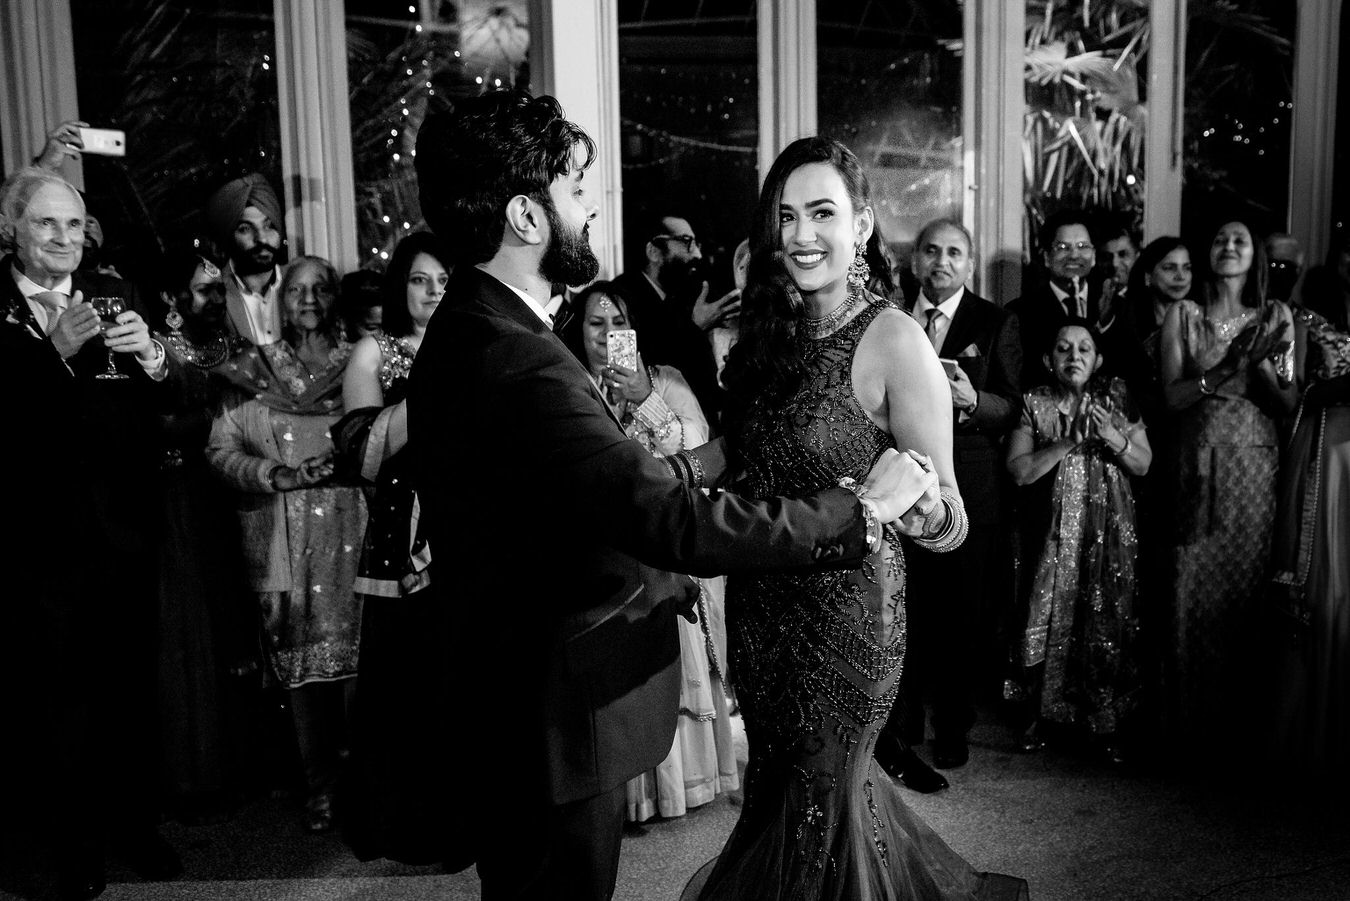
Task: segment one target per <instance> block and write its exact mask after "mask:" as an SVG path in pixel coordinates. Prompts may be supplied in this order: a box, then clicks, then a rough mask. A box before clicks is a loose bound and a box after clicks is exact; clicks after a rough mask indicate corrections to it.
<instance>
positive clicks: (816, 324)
mask: <svg viewBox="0 0 1350 901" xmlns="http://www.w3.org/2000/svg"><path fill="white" fill-rule="evenodd" d="M861 296H862V294H861V292H859V291H858V290H857V289H854V288H850V289H849V291H848V294H847V295H845V297H844V299H843V300H842V301H840V303H839V306H837V307H835V308H834V309H833V310H831V311H830V312H828V313H826V314H825V315H824V316H818V317H817V316H803V317H802V326H803V327H804V328H805V330H806V337H808V338H824V337H826V336H827V335H829V334H830V333H831V332H833V331H834V330H835V328H837V327H838V326H839V324H840V323H842V322H843V321H844V320H845V319H846V318H847V317H848V314H849V313H851V312H853V308H854V307H855V306H856V305H857V303H858V298H859V297H861Z"/></svg>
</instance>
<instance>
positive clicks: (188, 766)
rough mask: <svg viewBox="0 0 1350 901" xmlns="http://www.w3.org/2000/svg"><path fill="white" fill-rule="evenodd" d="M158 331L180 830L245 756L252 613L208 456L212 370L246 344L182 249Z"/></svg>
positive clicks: (164, 714) (206, 808)
mask: <svg viewBox="0 0 1350 901" xmlns="http://www.w3.org/2000/svg"><path fill="white" fill-rule="evenodd" d="M163 275H164V280H165V291H164V294H163V296H164V298H165V299H166V301H167V305H168V313H167V315H166V316H165V317H164V324H165V329H164V331H162V332H159V333H157V334H156V337H157V338H158V339H159V340H160V341H161V342H162V343H163V344H164V346H165V348H166V349H167V350H168V353H169V354H170V356H171V357H173V359H174V360H175V361H176V362H177V363H178V364H179V371H180V378H179V379H178V382H177V386H176V390H175V392H174V403H173V405H172V407H171V408H170V409H168V410H167V411H166V412H164V413H163V414H162V415H161V417H160V445H161V457H160V463H159V481H158V487H159V500H160V508H161V510H162V516H163V520H162V533H161V535H162V537H161V543H160V557H159V661H160V665H159V666H160V669H159V703H160V720H161V723H162V726H161V730H160V740H161V744H162V747H163V758H164V766H163V776H162V782H163V785H164V789H165V794H166V796H167V800H168V804H169V809H170V811H172V812H173V814H174V815H175V816H176V817H177V818H178V819H180V820H182V821H184V822H190V823H195V822H202V821H207V820H214V819H219V818H221V817H223V816H224V815H226V814H227V813H228V812H229V810H230V808H231V805H232V802H233V799H232V794H233V792H234V790H235V789H237V788H238V787H239V782H240V779H241V766H242V764H243V759H242V758H243V753H246V752H245V751H244V749H243V748H241V747H239V745H238V743H237V741H238V738H239V737H241V733H242V729H241V723H240V719H241V716H240V714H241V710H240V707H239V705H238V704H237V703H235V702H237V701H239V700H240V698H239V697H238V694H237V693H235V692H233V691H232V688H236V687H237V686H232V685H231V682H232V680H231V678H230V675H231V673H232V672H233V673H234V674H235V675H243V674H246V673H248V672H251V671H255V670H256V669H257V666H258V663H257V660H256V647H257V637H256V636H257V623H258V619H257V616H256V615H249V606H248V603H247V601H248V591H247V588H246V586H245V585H244V582H243V579H242V578H241V577H240V575H239V570H240V567H239V530H238V524H237V523H236V522H235V518H234V516H233V513H232V508H233V501H232V499H231V496H230V492H229V489H228V488H226V486H225V485H223V484H222V483H221V482H220V480H219V479H217V478H215V477H214V475H213V474H212V472H211V469H210V467H209V465H208V464H207V462H206V457H205V455H204V453H203V452H204V450H205V448H206V443H207V438H208V436H209V435H210V432H211V423H212V420H213V419H214V418H215V416H216V414H217V413H218V412H219V411H220V407H221V403H222V399H223V397H224V395H225V393H226V392H227V391H228V390H229V389H228V385H229V383H228V381H227V380H226V379H225V378H224V377H223V376H221V375H218V374H214V373H213V372H212V370H213V369H214V368H216V367H218V366H220V365H221V364H222V363H224V362H225V361H226V360H227V359H229V358H230V356H232V355H233V354H234V353H236V352H238V351H240V350H242V349H243V348H244V347H247V346H248V344H247V342H245V341H243V340H242V339H240V338H238V337H236V336H233V335H231V334H230V333H228V332H227V331H226V330H225V327H224V320H225V282H224V273H223V272H222V271H221V268H220V266H219V265H218V264H217V263H216V261H214V260H212V259H209V258H207V257H204V256H200V255H199V254H197V253H188V252H182V253H177V254H174V255H173V256H171V257H170V258H169V259H168V260H166V261H165V263H164V268H163Z"/></svg>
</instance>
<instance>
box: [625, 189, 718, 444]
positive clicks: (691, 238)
mask: <svg viewBox="0 0 1350 901" xmlns="http://www.w3.org/2000/svg"><path fill="white" fill-rule="evenodd" d="M638 227H639V229H640V230H639V231H638V232H637V234H638V238H639V240H640V241H641V242H642V246H643V266H642V268H641V269H638V270H629V271H627V272H624V273H623V274H621V275H619V276H617V277H616V278H615V279H614V281H613V285H614V290H615V291H617V292H618V293H619V294H620V295H621V296H622V297H623V299H624V300H625V301H626V302H627V303H628V309H629V311H630V313H631V314H632V316H633V318H634V319H635V320H636V321H637V323H638V325H639V327H640V328H641V329H642V346H641V347H640V348H639V350H640V351H641V353H642V361H643V362H644V363H664V364H666V365H668V366H674V367H675V368H676V369H678V370H680V374H681V375H683V376H684V378H685V381H687V382H688V383H689V387H690V388H691V389H692V390H693V392H694V396H695V397H697V398H698V402H699V406H700V407H702V408H703V413H704V415H705V416H707V418H708V422H709V423H710V424H712V425H713V427H714V428H716V424H717V416H718V414H719V413H720V412H721V410H722V405H723V398H722V389H721V387H720V386H719V385H718V384H717V361H716V360H715V359H713V351H712V340H711V338H710V334H711V332H712V330H713V329H715V328H716V327H718V326H719V325H722V324H723V323H724V322H725V320H726V318H727V317H728V316H730V315H734V314H735V313H736V312H737V310H739V303H740V293H739V292H737V291H731V292H729V293H727V294H725V295H723V296H722V297H720V298H715V299H714V298H710V297H709V296H708V290H709V284H708V280H707V278H706V277H705V274H704V271H703V268H702V265H701V263H702V260H703V252H702V249H701V248H700V247H699V243H698V238H697V237H696V236H695V235H694V229H693V227H692V226H691V225H690V224H689V220H688V219H686V218H685V217H683V216H678V215H673V214H671V213H670V212H669V211H666V212H661V213H657V214H656V215H654V216H651V217H649V218H648V219H647V220H645V221H642V220H640V221H639V222H638Z"/></svg>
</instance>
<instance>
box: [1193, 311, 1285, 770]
mask: <svg viewBox="0 0 1350 901" xmlns="http://www.w3.org/2000/svg"><path fill="white" fill-rule="evenodd" d="M1177 304H1178V306H1179V308H1180V318H1181V341H1182V375H1183V376H1184V377H1186V378H1196V377H1198V376H1199V375H1200V374H1201V373H1203V372H1206V371H1207V370H1209V369H1211V368H1213V367H1214V366H1215V365H1217V364H1218V363H1219V361H1220V360H1222V359H1223V357H1224V355H1225V354H1226V353H1227V351H1228V347H1229V345H1230V344H1231V343H1232V341H1233V339H1234V338H1235V337H1236V336H1237V335H1238V334H1239V333H1240V332H1241V330H1242V329H1243V328H1244V327H1245V326H1246V325H1247V324H1249V323H1250V322H1252V321H1253V320H1255V319H1256V318H1257V317H1259V316H1261V315H1262V314H1261V313H1260V312H1259V311H1258V310H1256V309H1250V310H1247V311H1245V312H1244V313H1242V314H1241V315H1239V316H1236V317H1234V318H1232V319H1225V320H1211V319H1209V318H1207V317H1206V316H1205V311H1204V308H1203V307H1201V306H1200V305H1199V304H1197V303H1195V302H1194V301H1190V300H1180V301H1177ZM1283 309H1284V305H1283V304H1280V303H1278V302H1273V303H1271V304H1269V305H1267V307H1266V308H1265V311H1266V312H1265V317H1264V319H1263V322H1264V323H1265V324H1266V325H1267V327H1271V326H1273V323H1274V321H1276V319H1277V317H1278V316H1279V315H1280V312H1281V311H1282V310H1283ZM1248 390H1249V389H1248V373H1247V371H1246V370H1242V371H1240V372H1239V373H1238V374H1237V375H1236V376H1234V377H1233V378H1232V379H1229V380H1228V381H1227V382H1225V383H1224V384H1223V385H1222V386H1221V387H1220V388H1219V390H1218V393H1217V394H1215V395H1213V396H1208V397H1203V398H1201V399H1200V400H1199V401H1198V402H1197V403H1196V404H1195V405H1194V406H1192V407H1190V408H1189V409H1187V410H1185V411H1183V412H1182V413H1180V414H1179V415H1178V417H1177V445H1176V453H1177V458H1176V478H1177V485H1176V507H1175V509H1176V513H1177V519H1176V525H1177V533H1176V536H1175V541H1176V547H1175V552H1174V554H1175V556H1174V572H1175V584H1174V586H1173V591H1174V597H1175V598H1176V604H1175V613H1174V619H1173V623H1172V635H1171V648H1170V649H1169V652H1170V657H1171V659H1170V661H1169V665H1168V672H1167V680H1168V682H1169V683H1170V684H1169V690H1168V692H1167V694H1168V696H1169V699H1170V701H1171V703H1172V704H1173V709H1172V710H1171V718H1172V724H1173V729H1174V731H1175V732H1176V733H1178V735H1179V736H1180V737H1181V738H1182V739H1183V740H1184V741H1186V743H1187V744H1189V745H1191V746H1192V747H1193V748H1194V749H1196V750H1199V751H1204V750H1205V749H1206V748H1209V747H1212V746H1220V745H1226V743H1227V742H1228V741H1229V740H1230V739H1232V738H1233V737H1234V736H1235V735H1239V734H1241V733H1244V732H1245V729H1246V728H1247V727H1248V723H1247V716H1248V711H1247V707H1248V705H1249V704H1250V702H1251V699H1252V696H1253V692H1254V691H1256V690H1258V686H1256V685H1254V684H1253V683H1254V681H1255V680H1254V676H1253V673H1252V671H1251V668H1250V666H1248V655H1249V654H1252V653H1258V650H1257V649H1258V648H1259V647H1260V639H1259V636H1258V635H1257V632H1258V631H1259V629H1260V625H1259V614H1260V608H1261V594H1262V592H1263V590H1264V587H1265V576H1266V568H1267V564H1268V563H1269V560H1270V546H1271V545H1270V542H1271V532H1272V530H1273V526H1274V520H1275V478H1276V472H1277V469H1278V466H1279V438H1278V436H1277V434H1276V431H1275V423H1274V421H1272V420H1271V418H1270V417H1269V416H1268V415H1267V414H1266V413H1265V412H1264V411H1263V410H1262V409H1261V408H1260V407H1258V406H1257V405H1256V404H1255V403H1254V402H1253V401H1252V400H1251V399H1250V397H1249V396H1248Z"/></svg>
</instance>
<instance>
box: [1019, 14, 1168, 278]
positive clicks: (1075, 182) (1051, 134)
mask: <svg viewBox="0 0 1350 901" xmlns="http://www.w3.org/2000/svg"><path fill="white" fill-rule="evenodd" d="M1149 37H1150V32H1149V9H1148V5H1147V4H1145V3H1139V2H1134V0H1112V2H1098V3H1079V2H1068V0H1050V2H1046V0H1027V3H1026V57H1025V62H1026V68H1025V87H1024V90H1025V95H1026V110H1025V117H1024V121H1023V128H1022V159H1023V171H1024V185H1023V187H1024V191H1025V194H1024V206H1025V217H1024V225H1025V228H1026V232H1025V234H1024V246H1025V248H1026V252H1027V256H1028V257H1029V258H1030V259H1032V260H1036V259H1039V258H1040V248H1039V247H1037V246H1036V242H1037V233H1038V232H1039V230H1040V226H1041V225H1042V224H1044V222H1045V220H1046V217H1048V216H1050V215H1052V214H1053V213H1055V212H1056V211H1057V210H1060V209H1065V208H1072V209H1084V210H1088V211H1090V212H1092V213H1095V214H1097V215H1098V216H1099V217H1100V218H1101V219H1102V220H1103V222H1104V224H1106V223H1110V224H1120V225H1126V226H1129V227H1130V228H1132V229H1134V230H1138V229H1139V228H1140V227H1141V224H1142V219H1143V202H1144V178H1145V175H1146V173H1145V172H1144V167H1143V151H1144V140H1145V137H1146V134H1145V127H1146V122H1147V117H1146V115H1145V108H1146V107H1145V106H1144V102H1145V101H1146V99H1147V98H1146V97H1145V96H1144V84H1145V78H1144V76H1145V74H1146V72H1147V66H1146V54H1147V52H1148V49H1149Z"/></svg>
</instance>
